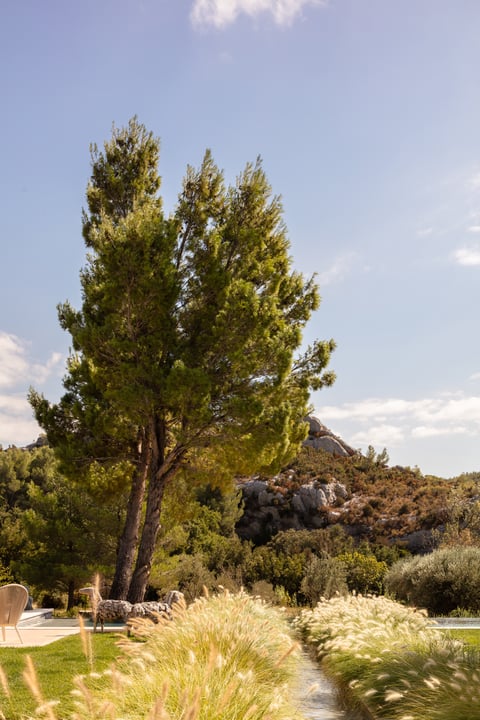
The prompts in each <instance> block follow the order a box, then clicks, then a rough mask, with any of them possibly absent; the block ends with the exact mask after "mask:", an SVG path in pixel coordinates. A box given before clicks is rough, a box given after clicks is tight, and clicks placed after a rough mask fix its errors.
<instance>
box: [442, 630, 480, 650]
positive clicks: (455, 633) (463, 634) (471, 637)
mask: <svg viewBox="0 0 480 720" xmlns="http://www.w3.org/2000/svg"><path fill="white" fill-rule="evenodd" d="M448 634H449V635H450V637H453V638H455V639H456V640H462V641H463V642H464V643H467V644H468V645H473V646H474V647H477V648H479V649H480V630H467V629H465V630H448Z"/></svg>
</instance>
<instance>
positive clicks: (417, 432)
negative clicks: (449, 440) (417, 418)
mask: <svg viewBox="0 0 480 720" xmlns="http://www.w3.org/2000/svg"><path fill="white" fill-rule="evenodd" d="M471 434H473V433H471V432H469V431H468V429H467V428H466V427H465V426H464V425H459V426H457V427H455V426H453V427H435V426H433V425H419V426H418V427H414V428H412V432H411V435H412V437H414V438H429V437H438V436H439V435H471Z"/></svg>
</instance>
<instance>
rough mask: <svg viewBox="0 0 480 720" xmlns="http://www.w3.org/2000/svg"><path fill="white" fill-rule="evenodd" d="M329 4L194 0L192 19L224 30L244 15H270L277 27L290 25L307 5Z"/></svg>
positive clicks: (322, 0)
mask: <svg viewBox="0 0 480 720" xmlns="http://www.w3.org/2000/svg"><path fill="white" fill-rule="evenodd" d="M327 2H328V0H194V3H193V7H192V10H191V13H190V19H191V21H192V23H193V24H194V25H195V26H197V27H199V26H202V25H203V26H205V25H213V26H214V27H216V28H223V27H225V26H227V25H230V24H231V23H233V22H235V20H236V19H237V17H238V16H239V15H240V14H242V13H243V14H245V15H249V16H250V17H256V16H257V15H259V14H260V13H269V14H270V15H272V17H273V19H274V21H275V22H276V23H277V25H290V24H291V23H292V22H293V20H294V19H295V18H296V17H297V16H298V15H299V14H300V13H301V12H302V9H303V8H304V7H306V6H307V5H317V6H325V5H326V4H327Z"/></svg>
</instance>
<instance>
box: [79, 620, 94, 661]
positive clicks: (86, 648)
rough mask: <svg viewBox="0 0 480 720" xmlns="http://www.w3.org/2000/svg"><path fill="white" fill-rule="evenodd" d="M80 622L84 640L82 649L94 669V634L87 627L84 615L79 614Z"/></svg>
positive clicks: (82, 640)
mask: <svg viewBox="0 0 480 720" xmlns="http://www.w3.org/2000/svg"><path fill="white" fill-rule="evenodd" d="M78 624H79V627H80V639H81V642H82V650H83V654H84V655H85V659H86V661H87V663H88V665H89V667H90V669H93V647H92V635H91V633H89V632H88V631H87V629H86V628H85V620H84V619H83V616H82V615H79V616H78Z"/></svg>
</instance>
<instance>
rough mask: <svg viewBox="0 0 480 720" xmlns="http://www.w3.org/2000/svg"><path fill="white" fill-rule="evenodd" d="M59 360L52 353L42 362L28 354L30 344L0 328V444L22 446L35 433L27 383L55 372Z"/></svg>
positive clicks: (36, 426)
mask: <svg viewBox="0 0 480 720" xmlns="http://www.w3.org/2000/svg"><path fill="white" fill-rule="evenodd" d="M62 360H63V356H62V355H61V354H60V353H52V354H51V356H50V357H49V358H48V360H47V361H46V362H45V363H39V362H36V361H35V360H33V359H32V358H31V357H30V346H29V344H28V343H27V342H25V341H24V340H21V339H20V338H18V337H17V336H16V335H12V334H9V333H5V332H1V331H0V388H1V390H2V392H1V393H0V444H2V445H4V446H6V445H23V444H26V443H29V442H31V441H32V440H34V439H35V437H36V436H37V435H38V432H39V428H38V425H37V423H36V422H35V421H34V420H33V417H32V409H31V407H30V405H29V404H28V402H27V391H28V387H29V385H32V384H33V385H42V384H43V383H44V382H45V381H46V380H47V379H48V378H49V377H50V376H51V375H52V374H54V373H55V372H58V371H59V369H60V366H61V363H62Z"/></svg>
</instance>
